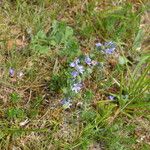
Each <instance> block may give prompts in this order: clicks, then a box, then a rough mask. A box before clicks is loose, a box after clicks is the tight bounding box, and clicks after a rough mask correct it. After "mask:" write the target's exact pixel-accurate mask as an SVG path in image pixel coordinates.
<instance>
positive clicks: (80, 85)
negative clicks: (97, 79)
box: [71, 83, 82, 93]
mask: <svg viewBox="0 0 150 150" xmlns="http://www.w3.org/2000/svg"><path fill="white" fill-rule="evenodd" d="M81 88H82V84H81V83H75V84H73V87H72V88H71V90H72V91H73V92H75V93H78V92H79V91H80V90H81Z"/></svg>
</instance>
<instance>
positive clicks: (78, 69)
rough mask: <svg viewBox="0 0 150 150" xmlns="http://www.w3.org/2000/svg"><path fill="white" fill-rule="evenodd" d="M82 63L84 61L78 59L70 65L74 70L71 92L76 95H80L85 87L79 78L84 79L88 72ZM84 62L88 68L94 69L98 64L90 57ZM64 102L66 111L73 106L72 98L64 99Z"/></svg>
mask: <svg viewBox="0 0 150 150" xmlns="http://www.w3.org/2000/svg"><path fill="white" fill-rule="evenodd" d="M81 61H82V60H80V59H79V58H78V59H75V60H74V61H73V62H71V63H70V65H69V66H70V67H71V68H73V70H72V72H71V73H70V74H71V76H72V78H73V83H72V85H71V86H70V87H71V91H72V92H73V93H75V94H77V93H79V92H80V90H81V89H82V87H83V84H82V82H81V81H79V80H78V77H79V76H80V77H81V79H82V75H83V74H84V72H85V71H86V67H85V66H83V65H82V64H81ZM82 62H83V63H84V64H85V65H86V66H88V67H93V66H95V65H97V64H98V63H97V62H96V61H94V60H92V59H91V58H90V57H89V56H88V55H86V56H85V57H84V60H83V61H82ZM62 101H63V103H62V105H63V108H64V109H67V108H70V106H71V100H70V98H64V99H63V100H62Z"/></svg>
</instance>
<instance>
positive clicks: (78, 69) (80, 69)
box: [76, 65, 84, 74]
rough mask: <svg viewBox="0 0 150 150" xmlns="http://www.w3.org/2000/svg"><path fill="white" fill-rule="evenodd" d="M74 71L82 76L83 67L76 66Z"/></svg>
mask: <svg viewBox="0 0 150 150" xmlns="http://www.w3.org/2000/svg"><path fill="white" fill-rule="evenodd" d="M76 70H77V71H78V72H79V73H81V74H83V72H84V67H83V66H81V65H77V66H76Z"/></svg>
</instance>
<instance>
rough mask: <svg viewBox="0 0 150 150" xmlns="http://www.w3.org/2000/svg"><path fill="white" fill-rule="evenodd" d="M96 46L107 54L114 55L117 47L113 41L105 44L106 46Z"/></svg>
mask: <svg viewBox="0 0 150 150" xmlns="http://www.w3.org/2000/svg"><path fill="white" fill-rule="evenodd" d="M95 46H96V47H97V49H99V50H101V51H102V52H103V53H105V54H113V53H114V51H115V49H116V45H115V43H114V42H112V41H110V42H105V43H104V44H102V43H96V44H95Z"/></svg>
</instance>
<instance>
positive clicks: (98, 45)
mask: <svg viewBox="0 0 150 150" xmlns="http://www.w3.org/2000/svg"><path fill="white" fill-rule="evenodd" d="M95 46H96V47H97V48H98V47H101V46H103V45H102V44H101V43H96V44H95Z"/></svg>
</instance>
